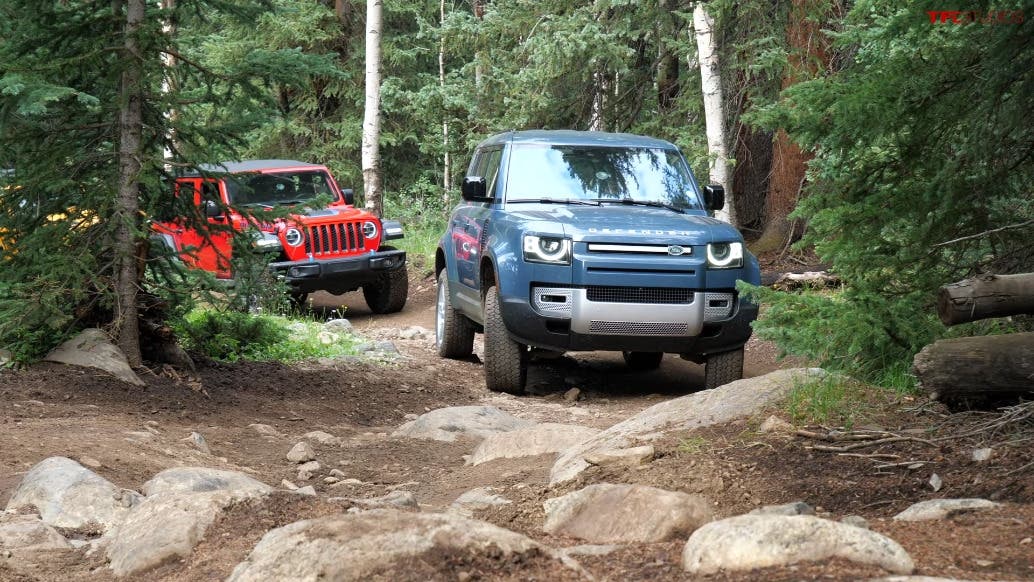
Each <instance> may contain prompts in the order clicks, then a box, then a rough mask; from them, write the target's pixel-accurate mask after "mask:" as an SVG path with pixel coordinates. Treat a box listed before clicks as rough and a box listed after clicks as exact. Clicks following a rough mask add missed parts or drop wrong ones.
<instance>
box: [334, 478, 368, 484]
mask: <svg viewBox="0 0 1034 582" xmlns="http://www.w3.org/2000/svg"><path fill="white" fill-rule="evenodd" d="M362 484H363V482H362V481H360V480H359V479H342V480H340V481H338V482H337V483H335V484H334V485H362Z"/></svg>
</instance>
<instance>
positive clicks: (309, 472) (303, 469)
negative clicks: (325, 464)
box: [298, 461, 322, 481]
mask: <svg viewBox="0 0 1034 582" xmlns="http://www.w3.org/2000/svg"><path fill="white" fill-rule="evenodd" d="M321 468H322V466H321V465H320V463H319V461H309V462H308V463H302V464H301V465H298V479H299V480H301V481H308V480H309V479H312V476H313V475H315V474H316V471H319V470H320V469H321Z"/></svg>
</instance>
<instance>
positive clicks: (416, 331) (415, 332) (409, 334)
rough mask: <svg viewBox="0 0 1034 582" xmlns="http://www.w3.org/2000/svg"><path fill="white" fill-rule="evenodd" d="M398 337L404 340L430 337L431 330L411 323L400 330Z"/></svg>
mask: <svg viewBox="0 0 1034 582" xmlns="http://www.w3.org/2000/svg"><path fill="white" fill-rule="evenodd" d="M399 337H400V338H402V339H404V340H425V339H428V338H430V337H431V332H430V331H428V330H426V329H424V328H422V327H420V326H419V325H411V326H409V327H407V328H406V329H404V330H402V331H400V332H399Z"/></svg>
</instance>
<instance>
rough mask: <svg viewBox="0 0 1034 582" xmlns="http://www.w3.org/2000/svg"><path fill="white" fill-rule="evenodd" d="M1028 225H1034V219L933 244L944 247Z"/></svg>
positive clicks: (935, 246)
mask: <svg viewBox="0 0 1034 582" xmlns="http://www.w3.org/2000/svg"><path fill="white" fill-rule="evenodd" d="M1026 226H1034V220H1028V221H1026V222H1020V223H1017V224H1009V225H1006V226H1001V227H998V228H992V229H991V230H985V231H984V232H978V233H977V234H971V235H969V236H962V237H959V238H956V239H952V240H949V241H944V242H942V243H937V244H935V245H933V246H934V248H937V247H943V246H947V245H951V244H955V243H958V242H962V241H966V240H973V239H975V238H982V237H985V236H987V235H989V234H994V233H996V232H1002V231H1006V230H1015V229H1017V228H1023V227H1026Z"/></svg>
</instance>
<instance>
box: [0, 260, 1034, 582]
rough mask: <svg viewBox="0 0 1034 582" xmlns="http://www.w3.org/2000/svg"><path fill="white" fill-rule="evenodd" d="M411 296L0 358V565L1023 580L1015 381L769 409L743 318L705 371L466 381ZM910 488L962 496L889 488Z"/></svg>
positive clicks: (262, 574) (94, 571)
mask: <svg viewBox="0 0 1034 582" xmlns="http://www.w3.org/2000/svg"><path fill="white" fill-rule="evenodd" d="M433 297H434V293H433V282H432V281H430V280H427V279H422V278H417V279H415V280H414V281H413V282H412V292H411V296H410V303H409V305H408V306H407V308H406V309H405V310H404V311H403V312H402V313H400V314H395V315H392V316H372V315H370V314H369V313H368V312H367V311H366V309H365V307H364V306H363V305H362V299H361V297H353V296H345V297H341V298H338V297H332V296H318V297H317V298H316V303H315V305H314V308H313V315H314V317H316V318H322V319H326V318H333V317H339V316H344V317H348V318H349V319H350V320H351V321H352V322H353V324H354V325H355V326H356V329H357V332H358V333H359V334H361V335H363V336H364V337H367V338H370V339H371V340H376V341H390V342H392V343H393V344H394V346H395V347H396V348H397V350H398V352H399V353H398V354H392V353H390V350H389V352H388V353H385V352H380V353H374V355H373V356H371V357H368V358H365V359H361V360H355V359H349V360H343V361H336V362H335V361H329V362H319V363H312V364H308V365H304V366H296V367H288V366H283V365H278V364H259V363H242V364H234V365H229V364H218V363H213V362H201V363H200V366H199V370H198V374H199V377H200V382H199V383H198V382H189V381H184V380H183V379H182V378H179V377H177V376H176V375H174V374H169V373H167V372H161V371H155V372H153V373H150V374H143V375H142V377H143V379H144V381H145V383H146V386H144V387H137V386H132V385H130V384H126V383H122V382H120V381H117V380H114V379H112V378H110V377H109V376H107V375H105V374H103V373H100V372H97V371H92V370H89V369H86V368H75V367H69V366H64V365H60V364H41V365H39V366H36V367H33V368H31V369H28V370H19V371H12V370H3V371H0V451H2V453H0V507H4V506H7V507H8V509H9V512H8V513H7V514H5V515H3V516H2V517H0V580H46V581H52V580H53V581H56V580H70V579H77V580H96V581H103V580H113V579H116V578H118V577H119V576H121V577H122V578H124V579H133V580H223V579H228V578H229V579H232V580H241V581H243V580H274V579H317V577H319V576H322V577H323V579H353V578H358V577H363V578H369V579H375V580H430V579H435V580H479V579H481V580H488V579H492V580H494V579H508V580H518V579H519V580H529V579H537V580H581V579H597V580H647V579H649V580H654V579H676V580H677V579H686V580H820V579H821V580H827V579H833V580H858V579H869V578H881V577H888V576H894V575H904V574H908V573H913V574H916V575H922V576H932V577H943V578H949V579H956V580H1031V579H1034V542H1032V538H1034V464H1032V463H1034V451H1032V447H1031V443H1034V426H1032V424H1031V422H1030V418H1028V419H1026V420H1024V419H1023V418H1022V415H1023V414H1024V413H1025V412H1024V411H1026V414H1030V413H1031V409H1029V408H1027V409H1014V410H1012V411H1011V413H995V414H990V413H967V414H955V415H951V414H948V413H947V411H945V410H944V409H942V408H941V407H940V406H939V405H937V404H934V403H929V402H924V401H922V400H920V399H915V398H911V397H902V398H897V397H894V396H890V395H887V394H886V393H882V392H877V391H871V392H867V393H868V394H869V399H870V402H869V405H868V406H867V407H866V411H865V413H864V415H863V416H862V418H860V419H859V420H858V421H856V422H855V423H854V424H853V425H852V426H850V427H833V426H793V425H790V424H788V423H787V422H786V421H787V420H789V417H788V416H787V415H786V413H785V412H783V408H782V407H781V405H780V400H781V398H782V397H783V396H785V394H786V391H787V390H788V389H789V388H790V386H792V385H793V383H794V382H795V381H800V380H799V378H801V377H803V376H805V375H807V374H808V373H807V372H805V371H803V370H798V371H795V372H790V371H781V369H784V368H789V367H791V366H799V365H800V364H801V363H800V362H790V363H787V362H777V361H776V359H775V350H774V349H773V348H772V346H770V345H767V344H765V343H763V342H758V341H752V342H751V344H750V345H749V346H748V351H747V366H746V372H747V376H748V377H750V378H751V379H749V380H747V381H744V382H741V383H734V384H731V385H728V386H726V387H723V388H721V389H719V390H716V391H712V392H700V391H699V389H700V386H701V384H702V374H701V372H702V371H701V369H700V367H698V366H695V365H693V364H690V363H688V362H684V361H682V360H679V359H678V358H675V357H672V356H666V357H665V360H664V363H663V365H662V367H661V369H659V370H657V371H654V372H649V373H632V372H629V371H628V370H627V369H626V368H625V366H624V364H623V363H622V362H621V359H620V356H617V357H615V356H613V355H592V356H589V355H583V354H575V355H573V356H568V357H564V358H561V359H556V360H550V361H542V362H535V363H534V364H533V368H532V372H531V374H530V381H529V383H530V388H531V390H530V392H531V393H530V395H528V396H525V397H520V398H515V397H512V396H507V395H498V394H491V393H488V392H486V391H485V389H484V387H483V380H482V376H481V365H480V360H479V359H478V358H476V357H475V358H471V359H470V360H469V361H447V360H441V359H439V358H437V356H436V355H435V354H434V350H433V338H432V337H430V332H426V333H421V330H419V329H416V328H417V327H423V328H426V329H430V328H432V327H433V326H432V322H433V311H432V310H433ZM773 372H774V374H773ZM795 378H797V380H795ZM441 409H446V410H444V411H443V410H441ZM1010 414H1011V416H1010ZM435 439H437V440H435ZM51 457H63V458H64V459H50V460H48V461H46V462H44V463H42V464H41V462H43V461H44V460H45V459H49V458H51ZM191 467H200V468H204V470H200V469H199V470H193V469H190V470H188V469H184V468H191ZM936 499H943V500H959V499H979V500H981V501H964V502H963V501H957V502H952V503H955V505H949V506H948V507H945V508H940V509H937V508H935V509H934V512H933V517H934V518H932V519H921V520H918V521H913V520H911V519H910V518H908V515H907V514H906V515H905V516H901V515H899V514H901V513H902V512H903V511H905V510H906V509H908V508H909V507H910V506H912V505H913V504H915V503H917V502H922V501H928V500H936ZM920 509H921V508H920ZM759 510H760V513H761V514H757V513H755V514H752V515H748V514H751V512H758V511H759ZM37 515H42V520H40V519H39V518H37V517H36V516H37ZM895 516H897V519H895ZM303 520H306V521H303ZM299 522H301V523H299ZM292 524H293V525H292ZM51 526H53V527H51ZM285 526H286V527H285ZM744 568H747V569H744ZM292 576H293V578H291V577H292Z"/></svg>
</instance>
